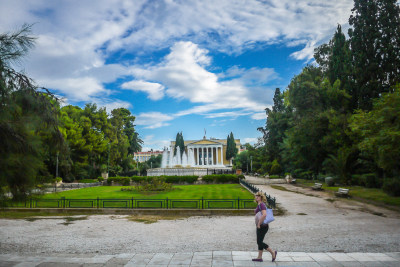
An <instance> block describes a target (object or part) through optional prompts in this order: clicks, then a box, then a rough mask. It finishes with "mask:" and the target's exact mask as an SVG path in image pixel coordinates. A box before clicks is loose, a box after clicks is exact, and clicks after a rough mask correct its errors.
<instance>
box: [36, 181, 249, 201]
mask: <svg viewBox="0 0 400 267" xmlns="http://www.w3.org/2000/svg"><path fill="white" fill-rule="evenodd" d="M121 188H129V186H100V187H90V188H82V189H76V190H70V191H64V192H60V193H53V194H46V195H43V196H42V197H41V198H42V199H55V198H57V199H58V198H61V197H65V198H72V199H94V198H97V197H99V198H107V199H124V198H132V197H133V198H146V199H165V198H167V197H168V199H200V198H202V197H203V198H207V199H237V198H241V199H253V198H254V196H253V195H252V194H251V193H250V192H249V191H247V190H246V189H244V188H243V187H242V186H240V185H239V184H212V185H175V186H173V188H174V190H172V191H169V192H159V193H140V192H137V191H121Z"/></svg>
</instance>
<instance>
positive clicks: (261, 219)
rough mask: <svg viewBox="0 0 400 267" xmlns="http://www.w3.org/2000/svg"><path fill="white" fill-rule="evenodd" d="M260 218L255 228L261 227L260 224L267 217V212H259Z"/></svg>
mask: <svg viewBox="0 0 400 267" xmlns="http://www.w3.org/2000/svg"><path fill="white" fill-rule="evenodd" d="M261 214H262V215H261V217H260V220H258V224H257V228H260V227H261V224H262V223H263V222H264V220H265V218H266V217H267V211H266V210H261Z"/></svg>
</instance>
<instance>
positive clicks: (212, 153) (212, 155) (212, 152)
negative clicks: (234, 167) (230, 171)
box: [210, 147, 214, 165]
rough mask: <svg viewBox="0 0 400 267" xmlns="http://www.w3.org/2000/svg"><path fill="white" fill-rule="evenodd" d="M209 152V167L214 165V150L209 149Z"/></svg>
mask: <svg viewBox="0 0 400 267" xmlns="http://www.w3.org/2000/svg"><path fill="white" fill-rule="evenodd" d="M210 150H211V165H214V148H213V147H210Z"/></svg>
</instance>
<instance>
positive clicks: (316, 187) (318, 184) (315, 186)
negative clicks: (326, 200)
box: [311, 183, 322, 190]
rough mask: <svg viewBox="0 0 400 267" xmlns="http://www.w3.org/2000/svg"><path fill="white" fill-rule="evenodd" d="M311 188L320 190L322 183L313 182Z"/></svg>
mask: <svg viewBox="0 0 400 267" xmlns="http://www.w3.org/2000/svg"><path fill="white" fill-rule="evenodd" d="M311 188H312V189H313V190H322V184H320V183H315V185H314V186H312V187H311Z"/></svg>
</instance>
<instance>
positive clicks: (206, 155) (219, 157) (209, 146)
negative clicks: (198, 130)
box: [171, 137, 240, 168]
mask: <svg viewBox="0 0 400 267" xmlns="http://www.w3.org/2000/svg"><path fill="white" fill-rule="evenodd" d="M235 143H236V147H237V148H238V150H239V149H240V139H235ZM184 144H185V152H186V153H187V155H193V158H194V160H193V161H194V162H191V164H190V165H191V166H192V167H201V168H215V167H228V166H231V165H232V164H231V162H230V161H229V160H228V159H226V147H227V141H226V139H216V138H210V139H207V138H205V137H204V138H203V139H201V140H188V141H185V142H184ZM171 147H175V141H172V142H171Z"/></svg>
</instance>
